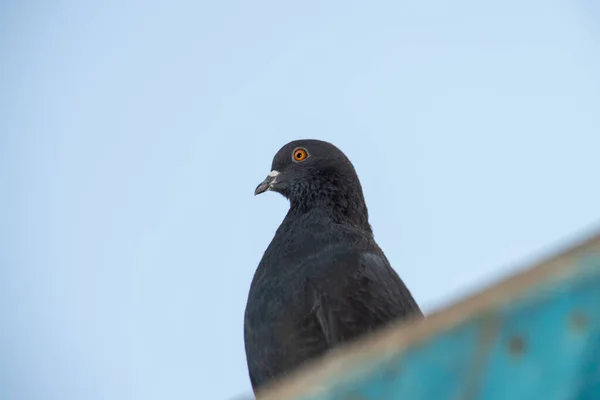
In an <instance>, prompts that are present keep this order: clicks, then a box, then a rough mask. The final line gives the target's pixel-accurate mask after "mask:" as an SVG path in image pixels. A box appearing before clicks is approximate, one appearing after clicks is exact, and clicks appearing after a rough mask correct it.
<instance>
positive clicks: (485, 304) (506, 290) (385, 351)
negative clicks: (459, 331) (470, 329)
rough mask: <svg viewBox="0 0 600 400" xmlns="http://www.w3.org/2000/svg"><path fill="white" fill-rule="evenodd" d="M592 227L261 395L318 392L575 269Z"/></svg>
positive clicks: (592, 238)
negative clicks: (502, 276)
mask: <svg viewBox="0 0 600 400" xmlns="http://www.w3.org/2000/svg"><path fill="white" fill-rule="evenodd" d="M590 231H591V233H590V232H588V233H587V234H585V235H581V236H583V237H584V239H580V240H576V241H572V243H575V244H571V246H569V247H568V248H566V249H565V248H563V249H562V250H561V251H558V252H556V253H554V255H551V256H547V257H545V258H544V259H543V260H542V261H539V262H536V263H533V264H532V265H530V266H529V267H527V268H525V269H524V270H521V272H519V273H516V274H513V275H512V276H509V277H507V278H506V279H504V280H503V281H501V282H500V283H497V284H493V285H490V286H487V287H486V288H484V289H482V290H480V291H479V292H478V293H476V294H475V295H473V296H470V297H469V298H466V299H463V300H460V301H458V302H456V303H454V304H453V305H451V306H449V307H447V308H445V309H441V310H438V311H435V312H433V313H431V314H430V315H428V316H427V317H426V318H424V319H418V320H407V321H400V322H396V323H393V324H390V326H388V327H387V328H385V329H382V330H381V331H379V332H376V333H373V334H371V335H370V336H368V337H366V338H364V339H362V340H360V341H356V342H354V343H350V344H347V345H345V346H340V347H339V348H338V349H336V350H333V351H331V352H330V353H328V354H327V355H326V356H324V357H322V358H321V359H319V360H316V361H313V362H309V363H307V364H306V365H304V366H303V367H300V368H298V369H297V370H296V371H294V372H293V373H291V374H289V375H288V376H287V377H285V378H284V379H281V380H279V381H278V382H274V383H272V384H270V385H267V386H266V387H265V388H264V389H263V390H261V391H260V392H258V393H257V396H256V398H257V400H284V399H295V398H298V397H300V396H306V395H309V394H310V395H316V394H317V393H319V392H320V391H321V390H323V389H326V387H327V383H328V382H329V381H331V380H332V379H334V378H336V377H340V376H341V375H342V374H343V373H344V372H346V371H348V370H350V369H352V368H359V369H360V368H361V367H360V366H361V365H364V364H369V363H371V362H373V361H375V360H377V359H378V358H380V357H381V358H385V357H387V356H389V355H390V354H396V355H398V354H401V353H402V352H403V351H404V350H406V349H408V348H409V347H411V346H412V345H414V344H417V343H418V342H420V341H423V340H426V339H428V338H430V337H432V336H434V335H436V334H437V333H439V332H442V331H446V330H448V329H451V328H453V327H455V326H457V325H459V324H461V323H463V322H465V321H467V320H469V319H470V318H472V317H474V316H476V315H479V314H481V313H484V312H486V311H489V310H492V309H494V308H496V307H498V306H501V305H502V304H506V303H509V302H511V301H514V299H515V298H517V297H519V296H521V295H524V294H525V293H526V292H527V291H528V290H529V289H530V288H531V287H532V286H536V285H538V284H542V283H543V282H546V281H548V280H550V279H553V278H557V277H559V276H561V275H568V274H569V273H570V272H572V270H573V269H574V267H575V264H576V261H577V259H578V257H579V256H580V255H582V254H584V253H587V252H592V251H600V224H596V225H595V226H594V228H593V229H591V230H590Z"/></svg>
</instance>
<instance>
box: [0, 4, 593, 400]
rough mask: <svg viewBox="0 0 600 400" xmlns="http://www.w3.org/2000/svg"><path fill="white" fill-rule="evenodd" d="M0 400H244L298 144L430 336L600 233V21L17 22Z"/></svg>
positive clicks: (454, 16) (2, 159) (464, 16)
mask: <svg viewBox="0 0 600 400" xmlns="http://www.w3.org/2000/svg"><path fill="white" fill-rule="evenodd" d="M0 7H1V8H0V46H1V48H0V49H1V52H2V62H1V63H0V79H1V81H0V82H1V84H2V90H1V91H0V105H1V108H0V113H1V114H0V132H1V136H0V167H1V168H0V183H1V185H2V188H3V195H2V196H1V198H0V206H1V209H2V214H1V215H0V218H1V219H0V224H1V226H2V229H0V238H1V239H2V240H1V241H0V243H1V244H0V262H1V268H0V318H1V320H0V325H1V326H2V329H0V332H1V333H0V354H1V356H0V398H2V399H11V400H12V399H15V400H17V399H18V400H38V399H39V400H42V399H44V400H54V399H57V400H58V399H60V400H71V399H73V400H75V399H90V400H93V399H111V400H120V399H123V400H125V399H135V400H138V399H139V400H153V399H157V400H158V399H178V400H184V399H230V398H232V397H234V396H236V395H240V394H247V393H249V392H250V384H249V380H248V377H247V370H246V363H245V354H244V347H243V334H242V319H243V311H244V306H245V302H246V296H247V292H248V288H249V284H250V280H251V278H252V275H253V273H254V269H255V267H256V265H257V263H258V261H259V260H260V257H261V255H262V252H263V251H264V249H265V247H266V246H267V244H268V243H269V241H270V240H271V238H272V235H273V233H274V231H275V229H276V228H277V226H278V224H279V223H280V221H281V219H282V218H283V216H284V214H285V211H286V209H287V202H286V201H285V200H284V199H283V198H282V197H280V196H278V195H276V194H274V193H267V194H265V195H262V196H259V197H254V196H253V190H254V188H255V186H256V185H257V184H258V182H260V181H261V180H262V179H263V178H264V176H265V175H266V174H267V173H268V172H269V167H270V164H271V159H272V156H273V155H274V154H275V152H276V151H277V150H278V149H279V148H280V146H282V145H283V144H285V143H286V142H288V141H290V140H292V139H298V138H318V139H324V140H328V141H331V142H333V143H334V144H336V145H337V146H339V147H340V148H341V149H342V150H343V151H345V152H346V154H347V155H348V156H349V157H350V159H351V160H352V161H353V162H354V164H355V166H356V168H357V170H358V173H359V176H360V178H361V181H362V184H363V187H364V191H365V195H366V199H367V204H368V206H369V211H370V215H371V222H372V225H373V228H374V231H375V237H376V239H377V240H378V242H379V244H380V245H381V246H382V247H383V249H384V251H385V252H386V254H387V255H388V257H389V259H390V260H391V262H392V264H393V265H394V267H395V268H396V270H397V271H398V272H399V273H400V275H401V276H402V277H403V278H404V279H405V281H406V282H407V283H408V285H409V286H410V288H411V290H412V291H413V293H414V295H415V297H416V298H417V300H418V301H419V302H420V304H421V305H422V306H423V308H424V309H425V310H426V311H427V312H429V311H431V310H433V309H435V308H437V307H441V306H443V305H445V304H447V303H448V302H449V301H452V300H453V299H456V298H457V297H461V296H463V295H465V294H466V293H467V292H470V291H472V290H476V289H477V288H479V287H480V286H481V285H482V284H483V283H487V282H491V281H493V280H495V279H497V278H498V277H501V276H503V275H505V274H507V273H510V272H512V271H514V270H515V269H516V268H519V267H520V266H522V265H523V262H524V261H525V260H527V259H530V258H531V257H532V256H534V257H535V256H537V255H539V254H543V253H545V252H546V251H548V250H549V249H551V248H552V246H554V245H556V244H561V243H563V241H565V240H567V241H568V240H569V239H571V238H572V237H573V235H574V234H575V235H576V234H577V233H578V232H580V231H581V230H582V229H584V230H585V229H587V228H588V227H590V226H591V224H593V223H595V222H597V221H598V220H599V219H598V217H599V216H600V184H599V179H600V178H599V170H600V164H599V161H598V157H599V153H598V149H599V148H600V3H598V1H596V0H583V1H568V0H553V1H548V0H529V1H527V0H503V1H496V2H487V3H485V2H481V1H475V0H472V1H465V0H462V1H461V0H459V1H454V2H445V1H439V0H430V1H419V2H417V1H411V2H406V1H392V0H390V1H369V2H366V1H365V2H358V1H330V2H322V1H305V2H302V4H295V5H290V4H289V2H288V3H286V2H281V1H252V2H250V1H221V2H216V1H215V2H207V1H204V2H203V1H170V2H147V1H145V2H142V1H137V2H135V1H129V2H127V1H107V2H97V3H92V2H85V1H73V0H72V1H61V2H58V1H45V2H43V1H41V2H27V1H20V2H16V1H13V2H7V1H4V2H2V5H1V6H0Z"/></svg>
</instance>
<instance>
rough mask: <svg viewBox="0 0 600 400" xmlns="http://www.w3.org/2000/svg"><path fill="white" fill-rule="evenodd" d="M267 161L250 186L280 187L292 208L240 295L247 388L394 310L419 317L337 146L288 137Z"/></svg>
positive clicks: (398, 314)
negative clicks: (243, 298) (264, 173)
mask: <svg viewBox="0 0 600 400" xmlns="http://www.w3.org/2000/svg"><path fill="white" fill-rule="evenodd" d="M304 151H306V153H304ZM304 155H306V158H304V159H303V160H301V158H302V157H303V156H304ZM271 169H272V172H271V174H269V176H268V177H267V179H265V181H264V182H262V183H261V184H260V185H259V186H258V187H257V189H256V192H255V193H256V194H259V193H262V192H264V191H266V190H272V191H275V192H278V193H281V194H282V195H284V196H285V197H286V198H287V199H288V200H289V202H290V209H289V211H288V213H287V215H286V217H285V219H284V220H283V222H282V223H281V225H280V226H279V228H278V229H277V232H276V233H275V236H274V238H273V240H272V241H271V243H270V245H269V247H268V248H267V249H266V251H265V253H264V255H263V258H262V260H261V261H260V264H259V265H258V268H257V270H256V273H255V275H254V279H253V280H252V285H251V287H250V293H249V295H248V302H247V304H246V313H245V321H244V339H245V346H246V357H247V362H248V369H249V373H250V380H251V383H252V387H253V389H254V391H255V392H256V391H257V390H258V388H259V387H261V386H262V385H264V384H265V383H267V382H269V381H271V380H272V379H275V378H279V377H281V376H283V375H284V374H286V373H288V372H290V371H291V370H292V369H295V368H296V367H298V366H299V365H300V364H302V363H304V362H306V361H308V360H310V359H313V358H315V357H318V356H320V355H322V354H324V353H325V352H326V351H328V350H329V349H331V348H333V347H334V346H336V345H338V344H340V343H342V342H346V341H348V340H352V339H355V338H357V337H359V336H361V335H363V334H365V333H368V332H371V331H373V330H374V329H377V328H379V327H381V326H383V325H385V324H387V323H388V322H390V321H391V320H395V319H397V318H405V317H409V316H415V315H418V316H422V313H421V310H420V309H419V306H418V305H417V303H416V302H415V300H414V299H413V297H412V295H411V293H410V291H409V290H408V289H407V288H406V286H405V285H404V283H403V282H402V280H401V279H400V277H399V276H398V275H397V274H396V272H395V271H394V270H393V269H392V267H391V266H390V263H389V262H388V260H387V258H386V257H385V255H384V254H383V251H382V250H381V249H380V248H379V246H378V245H377V243H376V242H375V240H374V238H373V232H372V230H371V226H370V224H369V218H368V211H367V206H366V204H365V201H364V197H363V193H362V188H361V185H360V182H359V180H358V177H357V175H356V172H355V170H354V167H353V166H352V164H351V163H350V161H349V160H348V158H347V157H346V156H345V155H344V154H343V153H342V152H341V151H340V150H339V149H338V148H336V147H335V146H334V145H332V144H330V143H327V142H323V141H319V140H297V141H293V142H290V143H288V144H286V145H285V146H283V147H282V148H281V149H280V150H279V152H278V153H277V154H276V155H275V157H274V159H273V164H272V168H271Z"/></svg>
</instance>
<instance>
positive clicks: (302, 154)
mask: <svg viewBox="0 0 600 400" xmlns="http://www.w3.org/2000/svg"><path fill="white" fill-rule="evenodd" d="M292 157H294V161H296V162H298V161H304V160H306V157H308V153H307V152H306V150H304V149H296V150H294V153H293V156H292Z"/></svg>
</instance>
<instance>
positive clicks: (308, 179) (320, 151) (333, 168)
mask: <svg viewBox="0 0 600 400" xmlns="http://www.w3.org/2000/svg"><path fill="white" fill-rule="evenodd" d="M266 191H273V192H277V193H280V194H282V195H283V196H285V197H286V198H287V199H288V200H289V201H290V208H291V209H292V210H295V211H301V212H307V211H310V210H311V209H315V208H319V209H322V210H326V211H329V212H330V213H331V214H332V215H334V216H337V217H339V218H343V219H346V220H351V221H353V222H355V223H359V224H360V225H363V226H364V225H366V226H368V213H367V207H366V205H365V200H364V196H363V192H362V187H361V185H360V181H359V179H358V176H357V175H356V171H355V170H354V166H353V165H352V163H351V162H350V160H349V159H348V158H347V157H346V155H345V154H344V153H343V152H342V151H341V150H340V149H338V148H337V147H335V146H334V145H333V144H331V143H328V142H324V141H321V140H311V139H305V140H294V141H292V142H290V143H288V144H286V145H284V146H283V147H282V148H281V149H280V150H279V151H278V152H277V154H275V157H274V158H273V163H272V164H271V172H270V173H269V174H268V175H267V177H266V178H265V180H264V181H262V182H261V183H260V184H259V185H258V186H257V187H256V190H255V191H254V194H255V195H257V194H260V193H264V192H266ZM369 230H370V228H369Z"/></svg>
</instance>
